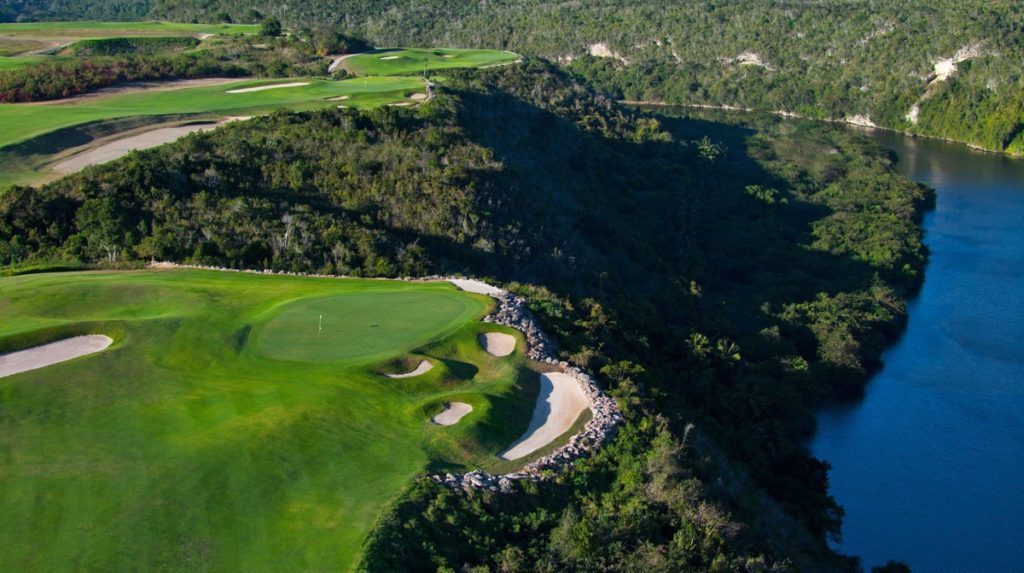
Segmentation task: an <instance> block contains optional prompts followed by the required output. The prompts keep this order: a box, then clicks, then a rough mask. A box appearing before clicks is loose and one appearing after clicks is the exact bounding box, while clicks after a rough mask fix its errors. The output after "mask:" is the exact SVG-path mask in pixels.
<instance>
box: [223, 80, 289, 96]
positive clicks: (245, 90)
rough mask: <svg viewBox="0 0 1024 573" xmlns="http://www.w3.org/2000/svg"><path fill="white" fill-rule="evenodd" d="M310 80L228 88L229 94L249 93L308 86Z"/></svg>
mask: <svg viewBox="0 0 1024 573" xmlns="http://www.w3.org/2000/svg"><path fill="white" fill-rule="evenodd" d="M308 85H309V82H291V83H287V84H271V85H269V86H256V87H252V88H239V89H237V90H228V91H227V93H229V94H247V93H249V92H261V91H265V90H276V89H280V88H299V87H302V86H308Z"/></svg>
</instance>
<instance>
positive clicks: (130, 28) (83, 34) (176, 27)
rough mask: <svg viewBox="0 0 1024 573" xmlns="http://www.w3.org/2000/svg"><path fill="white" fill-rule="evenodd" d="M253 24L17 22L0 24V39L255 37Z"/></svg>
mask: <svg viewBox="0 0 1024 573" xmlns="http://www.w3.org/2000/svg"><path fill="white" fill-rule="evenodd" d="M259 31H260V27H259V25H257V24H185V23H180V22H19V23H16V24H0V36H19V37H30V38H103V37H116V36H175V35H177V36H194V35H198V34H230V35H240V34H258V33H259Z"/></svg>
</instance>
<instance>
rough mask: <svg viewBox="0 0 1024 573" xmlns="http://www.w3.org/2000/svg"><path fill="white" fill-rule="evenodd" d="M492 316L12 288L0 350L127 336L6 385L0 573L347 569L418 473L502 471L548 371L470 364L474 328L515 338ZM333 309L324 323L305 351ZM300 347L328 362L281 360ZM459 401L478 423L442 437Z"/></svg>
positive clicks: (250, 280)
mask: <svg viewBox="0 0 1024 573" xmlns="http://www.w3.org/2000/svg"><path fill="white" fill-rule="evenodd" d="M346 297H353V298H354V299H358V300H357V301H356V302H354V303H351V304H349V303H345V302H341V301H344V299H345V298H346ZM398 301H402V302H400V303H398V304H397V307H399V308H401V312H402V313H404V314H405V315H406V316H405V317H404V318H399V317H397V316H395V312H394V311H395V308H396V302H398ZM491 305H492V301H490V299H488V298H487V297H483V296H480V295H473V294H468V293H463V292H460V291H456V290H455V289H454V288H453V287H451V286H450V285H447V284H438V283H403V282H395V281H373V280H330V279H313V278H300V277H280V276H262V275H253V274H241V273H218V272H206V271H180V270H179V271H134V272H125V273H96V272H76V273H63V274H61V273H51V274H32V275H21V276H14V277H7V278H0V351H9V350H12V349H16V348H23V347H26V346H30V345H35V344H39V343H43V342H47V341H51V340H53V339H56V338H61V337H65V336H71V335H75V334H85V333H103V334H107V335H109V336H112V337H113V338H114V339H115V343H114V345H113V346H112V347H111V348H110V349H108V350H106V351H104V352H101V353H98V354H95V355H91V356H88V357H83V358H80V359H77V360H73V361H70V362H66V363H63V364H59V365H55V366H52V367H49V368H45V369H42V370H37V371H33V372H28V373H23V374H20V375H17V376H13V377H9V378H5V379H2V380H0V459H2V460H3V463H2V464H0V492H2V494H0V547H3V548H4V550H3V551H0V570H4V571H72V570H75V571H80V570H95V571H101V570H102V571H111V570H130V569H133V568H136V567H137V566H138V565H139V564H143V563H144V564H146V566H147V568H152V569H160V570H164V571H199V570H216V571H253V572H256V571H274V572H285V571H343V570H346V569H348V568H349V567H350V566H351V564H352V563H354V562H355V560H356V559H357V558H358V552H359V550H360V547H361V543H362V541H363V539H364V538H365V536H366V535H367V534H368V531H369V529H370V527H371V526H372V524H373V523H374V521H375V519H376V517H377V516H378V514H379V513H380V512H381V510H382V509H383V507H384V505H385V504H386V503H387V502H388V501H389V500H390V499H391V498H392V497H393V496H394V495H395V494H396V493H397V492H399V491H400V490H401V489H402V488H403V487H404V486H405V485H406V484H407V483H408V482H409V480H410V479H412V478H413V476H415V475H416V474H417V473H420V472H422V471H424V470H425V469H427V468H462V467H465V466H466V465H467V464H474V463H477V462H480V461H483V462H487V460H491V461H498V460H497V457H496V455H495V454H496V453H497V451H499V450H500V449H502V448H503V447H505V446H507V444H508V443H509V442H511V440H512V439H515V438H516V437H518V435H519V434H520V433H521V432H522V431H523V429H524V428H525V427H526V425H527V424H528V422H529V417H530V412H531V411H532V407H533V403H534V400H535V397H536V393H537V388H536V386H537V384H536V379H537V372H536V368H538V367H539V366H538V365H531V364H530V363H528V362H527V361H526V360H525V358H524V357H523V355H522V347H521V346H520V347H519V350H517V352H516V353H515V354H513V355H512V356H511V357H508V358H496V357H493V356H490V355H489V354H487V353H485V352H484V351H483V350H482V349H481V348H480V347H479V345H478V344H477V342H476V336H477V334H478V333H479V332H481V331H488V330H495V329H498V330H505V329H502V328H501V327H497V326H495V325H490V324H484V323H480V322H477V321H476V319H477V317H479V316H481V315H483V314H484V313H485V312H487V310H488V309H489V308H490V306H491ZM321 311H323V314H325V321H326V320H327V319H328V315H329V316H330V322H329V323H326V322H325V329H324V332H323V334H320V335H311V334H310V333H311V332H314V331H315V329H316V327H317V325H316V323H315V322H314V321H313V320H311V319H312V313H316V314H317V315H319V314H321ZM329 313H330V314H329ZM375 317H379V322H371V321H372V320H374V318H375ZM327 324H330V325H332V326H330V327H328V326H327ZM373 324H378V325H379V326H377V327H374V326H373ZM506 331H507V330H506ZM267 337H270V338H267ZM424 340H434V342H431V343H429V344H427V346H421V347H419V348H418V349H416V348H412V347H413V346H415V345H417V344H421V343H422V342H421V341H424ZM520 343H522V339H521V338H520ZM307 345H312V346H315V347H316V349H318V350H319V351H322V352H325V353H332V354H331V356H330V357H331V358H335V360H333V361H324V359H323V357H321V356H314V355H310V356H306V355H291V356H289V358H290V360H278V359H275V358H274V357H273V356H274V355H275V354H279V353H282V352H284V353H286V354H289V353H295V352H298V349H299V348H300V347H304V346H307ZM388 348H390V350H387V349H388ZM360 353H366V354H360ZM423 356H426V357H428V358H429V359H430V360H432V361H433V362H434V363H435V368H434V369H433V370H432V371H430V372H428V373H427V374H425V375H423V376H420V377H417V378H410V379H404V380H392V379H387V378H384V377H383V376H381V375H380V374H379V372H380V371H381V370H383V369H386V368H388V367H393V366H395V365H397V364H399V363H402V362H408V361H411V360H415V359H419V358H421V357H423ZM531 384H532V385H533V386H532V387H531ZM451 399H459V400H461V401H466V402H469V403H471V404H473V406H474V411H473V412H472V413H471V414H470V415H469V416H467V417H466V418H464V419H463V420H462V421H460V423H459V424H457V425H455V426H450V427H445V428H441V427H438V426H434V425H433V424H431V423H430V422H429V418H430V416H431V415H433V414H435V413H437V410H439V409H440V404H442V403H443V402H444V401H446V400H451ZM482 465H484V467H487V466H486V463H485V464H482Z"/></svg>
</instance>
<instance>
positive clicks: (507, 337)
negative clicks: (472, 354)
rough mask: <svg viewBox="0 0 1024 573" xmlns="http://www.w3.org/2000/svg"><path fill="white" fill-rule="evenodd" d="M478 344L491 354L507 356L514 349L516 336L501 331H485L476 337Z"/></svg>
mask: <svg viewBox="0 0 1024 573" xmlns="http://www.w3.org/2000/svg"><path fill="white" fill-rule="evenodd" d="M477 340H479V341H480V346H482V347H483V349H484V350H486V351H487V353H488V354H490V355H492V356H508V355H509V354H512V351H513V350H515V349H516V337H515V336H512V335H511V334H504V333H501V332H487V333H484V334H481V335H480V336H478V337H477Z"/></svg>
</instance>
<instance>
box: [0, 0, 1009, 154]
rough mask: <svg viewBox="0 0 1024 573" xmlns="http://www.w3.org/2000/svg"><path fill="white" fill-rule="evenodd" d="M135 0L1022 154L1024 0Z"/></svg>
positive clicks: (52, 8) (141, 9)
mask: <svg viewBox="0 0 1024 573" xmlns="http://www.w3.org/2000/svg"><path fill="white" fill-rule="evenodd" d="M126 4H127V5H130V6H131V7H132V8H131V9H132V10H134V11H135V12H134V13H136V14H139V17H142V14H145V15H146V17H159V18H166V19H172V20H184V21H188V20H191V19H198V20H199V21H204V22H214V21H218V19H219V18H223V17H224V16H225V15H228V16H230V17H231V18H233V19H234V20H235V21H254V20H252V18H253V9H256V10H257V11H258V12H259V13H260V14H262V15H266V16H275V17H278V18H280V19H281V20H282V21H283V22H285V23H286V24H288V25H291V26H294V27H304V26H305V27H316V26H319V25H322V24H326V23H337V24H340V25H342V26H343V27H345V28H346V29H347V30H350V31H352V32H354V33H358V34H361V35H363V36H364V37H366V38H367V39H368V40H370V42H371V43H372V44H374V45H378V46H446V45H457V46H463V47H477V48H501V49H510V50H514V51H516V52H518V53H525V54H532V55H540V56H544V57H547V58H549V59H553V60H560V61H563V62H567V61H569V60H572V66H571V67H572V69H573V70H575V71H576V72H578V73H580V74H583V75H585V76H587V77H589V78H592V79H594V80H596V81H597V82H598V85H599V86H600V87H601V88H602V89H606V90H608V91H610V92H612V93H614V94H615V95H616V96H618V97H624V98H627V99H642V100H659V101H666V102H670V103H677V104H707V105H732V106H739V107H753V108H760V109H765V110H784V111H788V112H794V113H800V114H803V115H807V116H810V117H815V118H830V119H852V120H854V121H861V122H863V121H865V120H870V121H871V122H873V123H875V124H877V125H881V126H885V127H890V128H894V129H899V130H906V131H910V132H913V133H920V134H925V135H935V136H941V137H947V138H952V139H956V140H959V141H964V142H968V143H971V144H973V145H977V146H980V147H984V148H986V149H991V150H995V151H1008V152H1012V153H1024V139H1022V135H1021V132H1022V130H1021V126H1022V125H1024V117H1022V114H1024V83H1022V82H1024V44H1022V42H1024V40H1022V38H1024V33H1022V30H1024V7H1022V6H1021V4H1020V3H1019V2H1016V1H1014V0H966V1H957V0H938V1H933V0H912V1H910V2H904V1H898V0H881V1H876V2H863V1H860V0H825V1H822V2H794V1H787V0H742V1H739V2H735V1H724V0H713V1H708V2H679V3H672V4H668V5H666V4H665V3H663V2H649V1H645V0H596V1H588V2H560V1H554V0H525V1H521V0H515V1H512V0H498V1H492V2H486V3H480V2H451V3H441V4H438V3H435V2H427V3H424V2H410V1H408V0H374V1H370V2H362V1H359V2H355V1H341V2H337V1H327V0H312V1H309V2H301V3H285V4H282V3H275V2H268V1H265V0H220V1H218V2H197V1H195V0H148V1H147V0H139V1H138V2H129V3H126ZM17 5H21V6H22V9H21V13H22V14H27V15H29V16H34V17H47V18H52V17H57V18H81V17H97V16H99V15H101V14H105V13H106V12H108V11H109V10H110V9H111V7H108V6H106V5H104V6H103V7H97V6H93V5H91V4H85V3H77V2H74V1H62V2H56V1H52V0H50V1H48V0H35V1H33V0H28V1H26V2H18V3H15V7H14V8H9V9H8V10H9V13H11V14H14V16H13V17H17V14H18V9H17ZM247 18H248V20H247ZM946 61H948V63H947V62H946ZM949 63H952V64H954V66H955V71H953V72H952V73H951V74H949V75H948V76H947V75H946V73H947V72H949V71H950V68H949ZM937 65H938V66H939V68H938V69H939V70H945V71H944V72H943V73H942V74H937V73H936V71H937V68H936V66H937ZM915 110H916V111H915Z"/></svg>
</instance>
